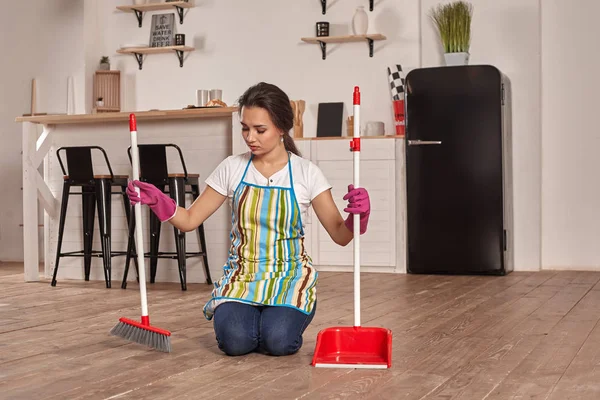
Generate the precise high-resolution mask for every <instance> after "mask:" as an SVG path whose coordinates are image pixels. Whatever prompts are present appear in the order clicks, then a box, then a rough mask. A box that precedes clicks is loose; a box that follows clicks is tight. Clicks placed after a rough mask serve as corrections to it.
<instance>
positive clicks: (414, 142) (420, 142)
mask: <svg viewBox="0 0 600 400" xmlns="http://www.w3.org/2000/svg"><path fill="white" fill-rule="evenodd" d="M425 144H442V141H441V140H409V141H408V145H409V146H421V145H425Z"/></svg>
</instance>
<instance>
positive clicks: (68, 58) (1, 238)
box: [0, 0, 83, 261]
mask: <svg viewBox="0 0 600 400" xmlns="http://www.w3.org/2000/svg"><path fill="white" fill-rule="evenodd" d="M4 3H5V4H3V7H2V12H3V15H4V18H3V27H2V32H3V35H0V52H1V53H2V63H0V88H1V89H0V142H1V145H0V182H1V183H2V196H1V197H0V260H5V261H6V260H22V259H23V230H22V228H21V227H20V226H19V225H20V224H21V223H22V220H23V217H22V207H21V202H22V192H21V186H22V172H21V129H22V127H21V124H18V123H15V122H14V120H15V117H17V116H18V115H21V114H24V113H28V112H30V100H31V80H32V79H33V78H36V80H37V111H38V112H48V113H56V112H62V113H66V111H67V77H68V76H69V75H72V76H74V78H75V81H76V82H77V80H78V79H82V77H83V74H82V70H81V66H82V58H81V49H82V44H83V40H82V36H81V32H82V30H83V21H82V19H81V16H82V15H83V3H81V2H80V1H79V0H30V1H8V2H4ZM8 32H11V34H7V33H8ZM17 43H18V45H17Z"/></svg>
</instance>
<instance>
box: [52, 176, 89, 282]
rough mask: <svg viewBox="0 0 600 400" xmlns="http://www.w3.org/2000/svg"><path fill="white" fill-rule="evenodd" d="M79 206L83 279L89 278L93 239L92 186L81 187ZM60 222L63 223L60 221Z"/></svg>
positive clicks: (87, 279)
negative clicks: (81, 229)
mask: <svg viewBox="0 0 600 400" xmlns="http://www.w3.org/2000/svg"><path fill="white" fill-rule="evenodd" d="M81 208H82V210H81V211H82V217H83V218H82V222H83V268H84V274H85V280H86V281H89V280H90V269H91V266H92V243H93V241H94V217H95V216H96V192H95V189H94V188H93V187H90V186H82V187H81ZM61 224H63V223H62V222H61Z"/></svg>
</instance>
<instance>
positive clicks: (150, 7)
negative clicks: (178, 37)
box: [117, 1, 194, 28]
mask: <svg viewBox="0 0 600 400" xmlns="http://www.w3.org/2000/svg"><path fill="white" fill-rule="evenodd" d="M192 7H194V4H193V3H192V2H191V1H190V2H188V1H169V2H163V3H148V4H139V5H135V4H133V5H127V6H117V10H120V11H124V12H134V13H135V16H136V18H137V20H138V26H139V27H140V28H141V27H142V19H143V18H144V13H145V12H147V11H160V10H172V9H173V8H175V9H176V10H177V14H178V15H179V23H180V24H183V10H184V8H192Z"/></svg>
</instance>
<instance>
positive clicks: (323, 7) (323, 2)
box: [321, 0, 374, 15]
mask: <svg viewBox="0 0 600 400" xmlns="http://www.w3.org/2000/svg"><path fill="white" fill-rule="evenodd" d="M373 3H374V0H369V11H373ZM321 11H322V12H323V15H325V14H326V13H327V0H321Z"/></svg>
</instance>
